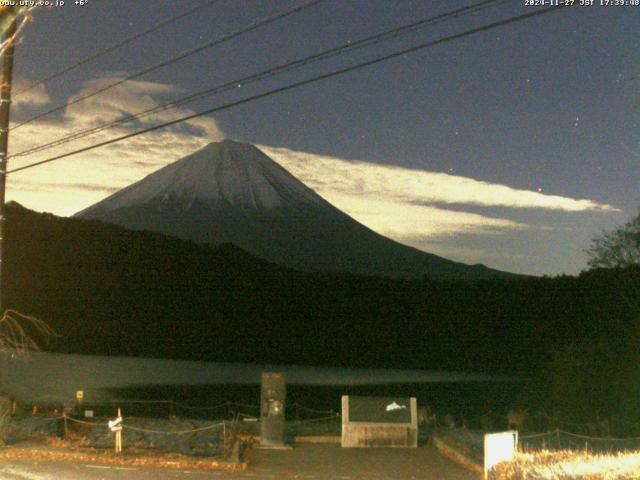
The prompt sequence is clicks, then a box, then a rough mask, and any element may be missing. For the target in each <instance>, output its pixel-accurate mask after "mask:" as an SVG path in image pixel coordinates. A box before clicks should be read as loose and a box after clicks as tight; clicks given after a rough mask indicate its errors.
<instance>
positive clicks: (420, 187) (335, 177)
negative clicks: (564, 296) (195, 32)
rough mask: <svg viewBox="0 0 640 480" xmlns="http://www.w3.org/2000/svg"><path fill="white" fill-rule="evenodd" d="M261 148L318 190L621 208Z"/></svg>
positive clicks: (421, 200) (416, 199)
mask: <svg viewBox="0 0 640 480" xmlns="http://www.w3.org/2000/svg"><path fill="white" fill-rule="evenodd" d="M260 148H262V149H263V150H264V151H265V153H267V155H270V156H272V157H273V158H274V159H277V160H278V162H279V163H281V164H282V166H284V167H285V168H286V169H287V170H289V171H290V172H291V173H293V174H294V175H295V176H297V177H299V178H303V179H304V180H305V183H307V184H308V185H309V186H310V187H311V188H314V189H316V190H317V191H319V192H322V191H325V193H329V192H331V193H332V194H333V193H347V192H357V193H358V194H363V195H375V196H380V197H382V198H386V199H393V200H394V201H397V202H400V203H403V204H425V203H426V204H451V205H453V204H458V205H475V206H483V207H510V208H535V209H544V210H562V211H566V212H581V211H586V210H601V211H617V209H616V208H614V207H613V206H611V205H607V204H601V203H598V202H595V201H593V200H587V199H575V198H569V197H563V196H559V195H547V194H543V193H539V192H533V191H530V190H519V189H515V188H512V187H509V186H506V185H501V184H496V183H489V182H483V181H480V180H474V179H472V178H467V177H461V176H457V175H449V174H445V173H436V172H429V171H426V170H418V169H409V168H403V167H396V166H388V165H380V164H374V163H370V162H366V161H360V160H343V159H339V158H334V157H329V156H324V155H315V154H311V153H305V152H297V151H294V150H289V149H286V148H272V147H267V146H264V147H263V146H261V147H260Z"/></svg>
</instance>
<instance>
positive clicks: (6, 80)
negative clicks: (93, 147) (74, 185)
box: [0, 18, 16, 316]
mask: <svg viewBox="0 0 640 480" xmlns="http://www.w3.org/2000/svg"><path fill="white" fill-rule="evenodd" d="M15 33H16V20H15V18H14V20H13V22H11V26H10V27H9V29H8V30H7V32H6V34H5V37H4V38H5V39H11V38H12V37H13V36H14V35H15ZM13 55H14V42H13V41H12V40H11V43H10V44H9V45H8V47H7V49H6V50H5V51H4V53H3V54H2V83H1V84H0V316H1V315H2V313H3V312H4V303H3V302H2V292H3V290H4V288H3V286H2V270H3V268H2V263H3V260H4V258H3V254H2V252H3V249H4V248H3V247H4V197H5V185H6V182H7V151H8V150H9V114H10V112H11V82H12V78H13Z"/></svg>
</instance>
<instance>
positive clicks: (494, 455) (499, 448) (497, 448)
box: [484, 430, 518, 478]
mask: <svg viewBox="0 0 640 480" xmlns="http://www.w3.org/2000/svg"><path fill="white" fill-rule="evenodd" d="M517 445H518V432H517V431H515V430H512V431H508V432H500V433H486V434H485V435H484V478H487V475H488V473H489V470H491V469H492V468H493V467H495V466H496V465H497V464H498V463H500V462H508V461H510V460H513V457H514V455H515V453H516V446H517Z"/></svg>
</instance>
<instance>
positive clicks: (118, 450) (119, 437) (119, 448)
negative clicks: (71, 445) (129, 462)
mask: <svg viewBox="0 0 640 480" xmlns="http://www.w3.org/2000/svg"><path fill="white" fill-rule="evenodd" d="M121 417H122V411H121V410H120V408H119V407H118V418H121ZM118 427H119V429H118V430H117V431H116V453H122V422H120V424H119V425H118Z"/></svg>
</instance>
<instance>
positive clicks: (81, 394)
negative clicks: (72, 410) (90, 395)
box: [76, 390, 84, 401]
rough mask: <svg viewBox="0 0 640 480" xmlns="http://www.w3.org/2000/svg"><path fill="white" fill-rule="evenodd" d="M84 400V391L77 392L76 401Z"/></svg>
mask: <svg viewBox="0 0 640 480" xmlns="http://www.w3.org/2000/svg"><path fill="white" fill-rule="evenodd" d="M83 398H84V391H83V390H78V391H77V392H76V400H78V401H80V400H82V399H83Z"/></svg>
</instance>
